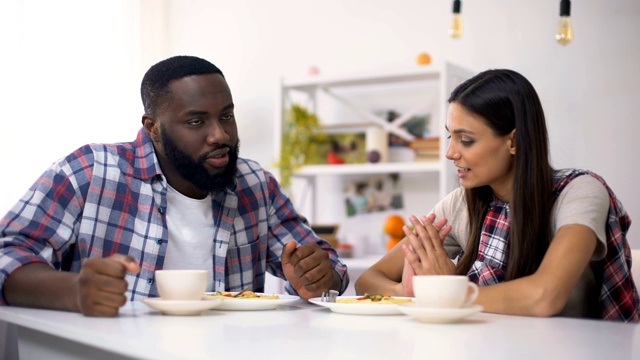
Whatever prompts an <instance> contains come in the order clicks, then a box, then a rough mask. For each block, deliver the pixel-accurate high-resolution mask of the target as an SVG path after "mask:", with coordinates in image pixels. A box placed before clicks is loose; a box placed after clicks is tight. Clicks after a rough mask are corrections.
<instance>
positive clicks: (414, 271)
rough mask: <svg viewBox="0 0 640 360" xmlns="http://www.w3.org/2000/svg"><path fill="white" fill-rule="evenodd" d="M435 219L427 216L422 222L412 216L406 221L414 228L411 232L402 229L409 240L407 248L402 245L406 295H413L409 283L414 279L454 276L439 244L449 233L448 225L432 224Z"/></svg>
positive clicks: (454, 268) (441, 221) (432, 216)
mask: <svg viewBox="0 0 640 360" xmlns="http://www.w3.org/2000/svg"><path fill="white" fill-rule="evenodd" d="M435 218H436V216H435V214H429V216H422V217H421V220H422V221H421V220H418V218H417V217H415V216H411V217H410V218H409V220H410V221H411V223H412V224H413V227H414V229H413V231H412V230H410V229H409V227H408V226H405V227H404V228H403V230H404V233H405V235H406V236H407V239H408V240H409V243H408V244H403V245H402V250H403V251H404V255H405V266H404V270H403V273H402V282H403V283H404V289H405V293H409V292H410V293H411V294H413V287H412V285H411V284H409V282H411V281H412V280H411V279H412V278H413V276H414V275H453V274H455V273H456V267H455V265H454V264H453V262H452V261H451V259H449V255H448V254H447V252H446V251H445V250H444V247H443V246H442V242H443V241H444V239H445V238H446V237H447V235H448V234H449V233H450V232H451V225H447V219H441V220H440V221H438V222H437V223H434V221H435ZM409 268H410V269H409ZM405 273H407V275H405ZM409 296H411V295H409Z"/></svg>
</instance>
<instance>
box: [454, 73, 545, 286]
mask: <svg viewBox="0 0 640 360" xmlns="http://www.w3.org/2000/svg"><path fill="white" fill-rule="evenodd" d="M448 101H449V103H456V104H458V105H461V106H462V107H464V108H465V109H466V110H467V111H470V112H472V113H474V114H476V115H478V116H480V117H481V118H482V119H483V120H484V121H485V122H486V124H487V125H488V126H489V127H490V128H491V129H492V130H493V131H494V132H495V134H497V135H498V136H508V135H509V134H510V133H511V132H512V131H513V130H514V129H515V146H516V153H515V164H514V178H513V195H512V198H511V203H510V204H509V207H510V211H511V233H510V240H509V254H508V256H509V257H508V259H509V261H508V263H507V273H506V280H511V279H517V278H520V277H523V276H526V275H530V274H533V273H534V272H535V271H536V270H537V269H538V267H539V266H540V263H541V262H542V258H543V257H544V254H545V253H546V251H547V248H548V247H549V243H550V242H551V220H550V218H551V208H552V207H553V203H554V198H553V193H552V191H553V183H552V176H553V168H552V167H551V165H550V163H549V139H548V134H547V127H546V124H545V118H544V112H543V110H542V105H541V104H540V99H539V98H538V94H537V93H536V91H535V89H534V88H533V86H532V85H531V83H530V82H529V81H528V80H527V79H526V78H524V77H523V76H522V75H520V74H519V73H517V72H515V71H512V70H487V71H484V72H481V73H480V74H478V75H476V76H474V77H472V78H471V79H469V80H467V81H465V82H464V83H462V84H460V85H459V86H458V87H457V88H456V89H455V90H454V91H453V92H452V93H451V96H450V97H449V100H448ZM465 198H466V201H467V208H468V211H469V220H470V221H469V239H468V243H467V248H466V249H465V254H464V256H463V257H462V259H461V260H460V261H459V263H458V267H457V271H458V273H459V274H463V275H466V274H467V272H468V271H469V269H470V268H471V266H472V265H473V263H474V261H475V260H476V257H477V255H478V247H479V243H480V235H481V230H482V224H483V222H484V217H485V215H486V213H487V211H488V206H489V203H490V202H491V201H492V199H493V192H492V190H491V188H490V187H489V186H482V187H478V188H473V189H466V190H465Z"/></svg>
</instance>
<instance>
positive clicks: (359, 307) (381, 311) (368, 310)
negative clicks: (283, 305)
mask: <svg viewBox="0 0 640 360" xmlns="http://www.w3.org/2000/svg"><path fill="white" fill-rule="evenodd" d="M359 297H361V296H338V299H355V298H359ZM394 297H395V296H394ZM395 298H397V299H411V300H412V301H413V298H408V297H402V296H397V297H395ZM309 302H310V303H312V304H316V305H320V306H324V307H326V308H329V309H331V311H333V312H336V313H341V314H350V315H401V314H402V312H400V309H399V308H398V304H375V303H366V304H354V303H338V302H335V303H332V302H324V301H321V298H319V297H317V298H313V299H309Z"/></svg>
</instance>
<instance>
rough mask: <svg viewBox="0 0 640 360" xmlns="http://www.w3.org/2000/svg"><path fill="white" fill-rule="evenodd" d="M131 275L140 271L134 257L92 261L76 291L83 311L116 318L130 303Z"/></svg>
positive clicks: (80, 275) (81, 275) (85, 268)
mask: <svg viewBox="0 0 640 360" xmlns="http://www.w3.org/2000/svg"><path fill="white" fill-rule="evenodd" d="M127 271H130V272H133V273H138V272H140V267H139V266H138V264H136V262H135V260H134V259H133V258H132V257H130V256H125V255H121V254H115V255H112V256H110V257H108V258H104V259H103V258H91V259H88V260H87V261H86V262H85V263H84V264H83V265H82V269H81V270H80V274H79V275H78V276H77V277H76V281H75V283H74V286H73V287H74V289H75V292H76V298H77V301H78V307H79V311H80V312H81V313H82V314H84V315H86V316H99V317H107V316H116V315H118V310H119V309H120V307H122V306H123V305H124V304H125V303H126V302H127V298H126V297H125V295H124V293H125V292H126V291H127V282H126V281H125V279H124V277H125V275H126V274H127Z"/></svg>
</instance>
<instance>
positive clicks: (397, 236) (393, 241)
mask: <svg viewBox="0 0 640 360" xmlns="http://www.w3.org/2000/svg"><path fill="white" fill-rule="evenodd" d="M404 225H405V222H404V218H403V217H402V216H400V215H390V216H389V217H387V220H385V222H384V232H385V233H386V234H387V235H389V236H390V238H389V240H388V241H387V251H389V250H391V249H392V248H393V247H394V246H396V245H398V243H399V242H400V240H402V238H403V237H404V231H403V230H402V227H403V226H404Z"/></svg>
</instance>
